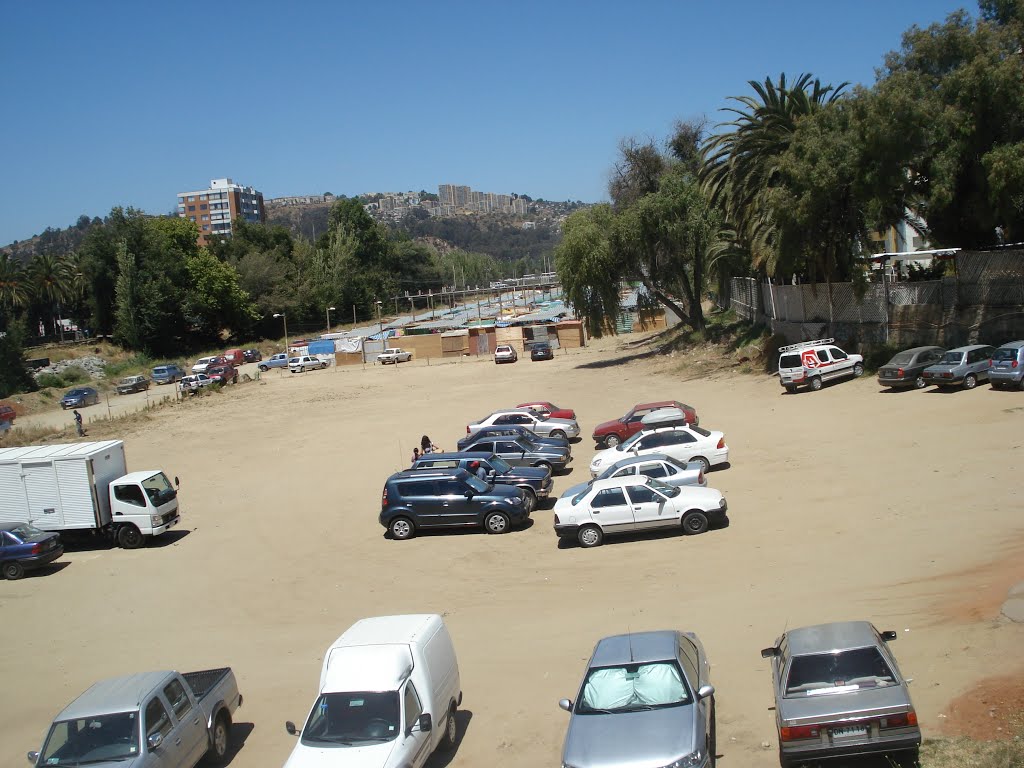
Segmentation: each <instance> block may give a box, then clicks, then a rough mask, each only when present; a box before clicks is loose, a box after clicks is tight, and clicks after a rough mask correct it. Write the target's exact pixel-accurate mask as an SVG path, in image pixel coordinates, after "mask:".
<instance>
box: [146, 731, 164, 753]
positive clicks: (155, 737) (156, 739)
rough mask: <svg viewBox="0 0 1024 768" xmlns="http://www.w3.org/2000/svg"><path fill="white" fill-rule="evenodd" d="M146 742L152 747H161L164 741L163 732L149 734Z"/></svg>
mask: <svg viewBox="0 0 1024 768" xmlns="http://www.w3.org/2000/svg"><path fill="white" fill-rule="evenodd" d="M146 743H147V744H148V745H149V748H150V749H159V748H160V745H161V744H163V743H164V737H163V734H162V733H160V732H159V731H158V732H157V733H151V734H149V737H148V738H147V739H146Z"/></svg>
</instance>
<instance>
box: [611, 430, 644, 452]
mask: <svg viewBox="0 0 1024 768" xmlns="http://www.w3.org/2000/svg"><path fill="white" fill-rule="evenodd" d="M646 434H647V433H646V432H637V433H636V434H635V435H633V436H632V437H630V438H629V439H628V440H626V441H624V442H621V443H619V444H618V445H616V446H615V450H616V451H628V450H629V449H630V448H632V447H633V445H634V444H635V443H636V442H637V441H638V440H639V439H640V438H641V437H643V436H644V435H646Z"/></svg>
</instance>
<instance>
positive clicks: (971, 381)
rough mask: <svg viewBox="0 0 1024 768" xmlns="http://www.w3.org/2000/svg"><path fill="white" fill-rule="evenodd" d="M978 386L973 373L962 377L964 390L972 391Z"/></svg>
mask: <svg viewBox="0 0 1024 768" xmlns="http://www.w3.org/2000/svg"><path fill="white" fill-rule="evenodd" d="M976 386H978V379H977V377H976V376H975V375H974V374H973V373H969V374H967V376H965V377H964V389H974V388H975V387H976Z"/></svg>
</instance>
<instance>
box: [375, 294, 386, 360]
mask: <svg viewBox="0 0 1024 768" xmlns="http://www.w3.org/2000/svg"><path fill="white" fill-rule="evenodd" d="M381 304H382V302H380V301H378V302H377V325H379V326H380V343H381V344H383V345H384V346H383V348H385V349H386V348H387V344H384V321H383V320H381V317H380V305H381Z"/></svg>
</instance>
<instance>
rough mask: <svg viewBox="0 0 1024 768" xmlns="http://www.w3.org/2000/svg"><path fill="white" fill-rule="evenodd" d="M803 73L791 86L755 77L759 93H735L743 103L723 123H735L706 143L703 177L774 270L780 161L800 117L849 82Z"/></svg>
mask: <svg viewBox="0 0 1024 768" xmlns="http://www.w3.org/2000/svg"><path fill="white" fill-rule="evenodd" d="M811 78H812V76H811V75H809V74H802V75H800V76H799V77H798V78H797V79H796V82H794V83H793V84H792V86H787V84H786V75H785V73H783V74H781V75H780V76H779V81H778V83H777V84H776V83H773V82H772V81H771V79H770V78H766V79H765V81H764V83H759V82H757V81H754V80H751V81H750V86H751V88H753V89H754V92H755V94H756V96H734V97H732V98H733V100H734V101H736V102H738V103H739V104H740V106H739V107H729V108H727V109H726V110H725V111H726V112H731V113H733V114H735V115H736V119H735V120H732V121H730V122H727V123H722V124H720V125H719V126H718V128H720V129H731V130H727V131H726V132H722V133H719V134H717V135H715V136H714V137H712V138H711V140H710V141H708V143H707V144H706V145H705V146H704V148H703V153H702V154H703V161H704V162H703V168H702V171H701V180H702V182H703V184H704V187H705V191H706V192H707V193H708V195H709V196H710V198H711V200H712V202H713V203H715V204H716V205H719V206H721V208H722V210H723V211H724V213H725V216H726V218H727V220H728V221H729V222H730V223H731V224H732V226H733V227H734V228H735V232H736V236H737V239H738V243H739V245H740V246H741V247H743V248H745V249H746V250H748V251H749V253H750V257H751V263H752V265H753V266H754V267H755V268H763V269H765V271H766V272H768V274H772V273H774V272H775V271H776V270H777V269H778V267H779V263H780V257H781V255H782V254H781V253H780V249H779V243H778V237H777V230H776V224H775V219H774V216H773V214H772V206H771V193H772V190H773V189H774V188H777V187H778V186H779V183H780V182H779V168H778V161H779V159H780V158H781V156H782V155H783V154H784V153H785V152H786V150H787V149H788V148H789V145H790V141H791V140H792V137H793V132H794V131H795V129H796V124H797V121H798V120H799V119H800V118H801V117H803V116H805V115H809V114H812V113H814V112H815V111H817V110H819V109H821V108H823V107H824V106H826V105H828V104H831V103H832V102H834V101H835V100H836V99H838V98H839V97H840V95H841V94H842V91H843V90H844V89H845V88H846V86H847V85H848V83H842V84H841V85H839V86H837V87H833V86H831V85H822V83H821V81H819V80H816V79H815V80H812V79H811Z"/></svg>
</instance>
